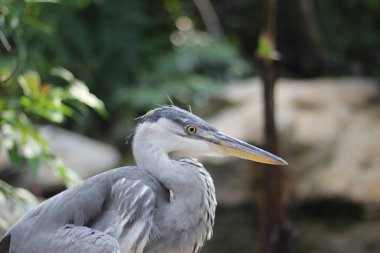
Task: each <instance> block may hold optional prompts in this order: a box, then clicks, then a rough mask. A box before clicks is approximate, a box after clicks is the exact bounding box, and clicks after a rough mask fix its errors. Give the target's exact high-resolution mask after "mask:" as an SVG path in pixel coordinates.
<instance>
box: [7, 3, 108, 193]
mask: <svg viewBox="0 0 380 253" xmlns="http://www.w3.org/2000/svg"><path fill="white" fill-rule="evenodd" d="M42 2H51V3H53V2H54V1H41V0H38V1H33V0H28V1H25V2H24V1H12V0H7V1H5V2H4V3H2V4H0V17H1V18H2V21H3V22H2V23H1V24H0V25H2V29H1V35H2V41H1V42H2V44H3V45H4V47H5V48H1V49H0V52H1V53H2V57H1V60H0V77H1V80H4V79H6V78H5V77H8V76H10V75H12V74H16V75H15V76H14V77H13V78H12V79H11V80H10V81H8V82H5V83H0V148H1V149H2V150H5V151H6V152H7V154H8V157H9V159H10V160H11V162H12V163H13V164H14V165H15V166H16V167H19V166H20V165H21V163H22V162H23V161H26V164H27V166H28V167H29V168H30V169H31V170H32V171H33V172H36V171H37V170H38V168H39V166H40V164H41V162H44V163H47V165H48V167H50V168H53V169H54V170H55V171H56V172H57V173H58V174H59V175H60V176H61V177H62V179H64V181H65V182H66V183H67V184H69V185H70V184H74V183H76V182H77V181H78V180H79V179H78V177H77V175H76V174H75V173H74V172H73V171H72V170H70V169H69V168H67V167H66V166H65V165H64V164H63V162H62V161H60V160H59V159H58V158H56V157H55V156H54V155H53V154H52V153H51V151H50V149H49V146H48V144H47V142H46V141H45V140H44V138H43V137H42V136H41V135H40V133H39V130H38V127H37V125H36V124H37V123H44V122H52V123H57V124H60V123H63V122H64V120H65V119H66V118H67V117H73V116H74V115H76V114H83V112H84V111H85V108H84V105H86V106H88V107H91V108H93V109H94V110H96V111H97V112H98V113H99V114H101V115H103V116H105V115H106V114H107V113H106V111H105V107H104V105H103V102H102V101H100V100H99V99H98V98H97V97H96V96H94V95H93V94H91V93H90V92H89V90H88V88H87V86H86V85H85V84H84V83H83V82H82V81H80V80H78V79H76V78H75V77H74V76H73V75H72V74H71V72H69V71H68V70H66V69H63V68H53V69H51V70H50V71H49V72H50V73H49V74H46V73H45V74H44V76H43V77H41V75H40V74H39V72H37V71H34V70H31V69H33V67H40V69H39V70H40V71H41V72H42V73H44V72H46V69H44V68H43V67H41V66H40V65H39V64H38V63H39V62H40V61H41V59H42V58H41V56H38V55H39V54H40V53H41V52H40V49H39V48H36V49H34V50H29V45H28V44H29V42H30V38H31V37H29V36H30V34H29V33H30V32H31V30H34V33H35V34H34V35H33V36H32V37H34V36H35V37H37V35H38V36H40V35H41V34H49V33H51V32H52V29H51V27H50V26H49V25H47V24H44V23H43V22H42V21H41V20H40V16H41V13H40V7H39V6H40V5H41V4H42ZM32 34H33V33H32ZM7 38H8V39H7ZM8 40H9V41H11V42H8ZM37 56H38V57H37ZM14 59H16V60H14ZM43 61H46V62H47V60H46V59H43ZM15 64H16V65H19V66H20V70H19V71H17V72H16V73H12V71H14V70H12V65H15ZM51 65H52V63H47V64H46V66H51ZM47 75H49V79H50V80H51V81H53V80H54V81H55V82H54V83H56V84H59V85H58V86H57V85H53V84H52V82H49V81H42V80H44V79H47V78H45V76H47Z"/></svg>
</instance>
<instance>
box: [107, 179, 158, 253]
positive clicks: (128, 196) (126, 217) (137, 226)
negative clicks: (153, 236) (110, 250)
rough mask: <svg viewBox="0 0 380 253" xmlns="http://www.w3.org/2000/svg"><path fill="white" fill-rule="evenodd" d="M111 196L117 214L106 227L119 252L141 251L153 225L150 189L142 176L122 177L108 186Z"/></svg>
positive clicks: (152, 194)
mask: <svg viewBox="0 0 380 253" xmlns="http://www.w3.org/2000/svg"><path fill="white" fill-rule="evenodd" d="M111 199H112V202H113V203H114V204H113V205H112V206H111V208H112V209H114V210H117V214H116V218H115V223H114V224H113V226H112V227H111V228H109V229H107V230H108V231H109V233H110V234H112V235H113V236H114V237H115V238H116V239H117V240H118V241H119V243H120V248H121V249H122V252H133V253H139V252H143V249H144V248H145V245H146V244H147V242H148V240H149V235H150V233H151V231H152V229H154V224H153V216H154V210H155V206H156V196H155V193H154V191H153V190H152V188H151V187H149V186H148V185H147V184H145V183H144V182H143V181H142V180H128V179H126V178H122V179H120V180H118V181H117V182H116V183H115V184H114V185H113V186H112V192H111Z"/></svg>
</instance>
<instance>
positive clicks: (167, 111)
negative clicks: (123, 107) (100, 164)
mask: <svg viewBox="0 0 380 253" xmlns="http://www.w3.org/2000/svg"><path fill="white" fill-rule="evenodd" d="M141 144H144V145H143V146H144V147H147V146H151V147H152V146H155V147H159V148H161V149H163V150H164V151H165V152H167V153H168V154H169V155H176V154H178V153H180V154H186V155H190V156H191V155H204V156H216V157H223V156H234V157H239V158H243V159H247V160H252V161H257V162H261V163H267V164H274V165H287V162H286V161H285V160H283V159H282V158H280V157H278V156H275V155H273V154H271V153H269V152H267V151H264V150H262V149H260V148H257V147H255V146H253V145H250V144H248V143H245V142H243V141H241V140H238V139H235V138H233V137H230V136H228V135H226V134H224V133H222V132H220V131H219V130H217V129H216V128H215V127H213V126H212V125H211V124H209V123H207V122H206V121H204V120H203V119H201V118H199V117H197V116H195V115H194V114H192V113H190V112H188V111H185V110H183V109H180V108H178V107H175V106H163V107H159V108H156V109H154V110H152V111H149V112H148V113H147V114H146V115H144V116H143V117H141V122H140V124H139V125H138V127H137V128H136V131H135V137H134V142H133V149H134V150H135V149H136V148H138V147H137V146H138V145H141Z"/></svg>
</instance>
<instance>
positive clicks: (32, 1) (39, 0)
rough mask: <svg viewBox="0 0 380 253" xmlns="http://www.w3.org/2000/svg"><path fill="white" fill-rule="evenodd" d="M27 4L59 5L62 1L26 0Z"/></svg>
mask: <svg viewBox="0 0 380 253" xmlns="http://www.w3.org/2000/svg"><path fill="white" fill-rule="evenodd" d="M24 1H25V2H27V3H56V4H58V3H59V2H60V0H24Z"/></svg>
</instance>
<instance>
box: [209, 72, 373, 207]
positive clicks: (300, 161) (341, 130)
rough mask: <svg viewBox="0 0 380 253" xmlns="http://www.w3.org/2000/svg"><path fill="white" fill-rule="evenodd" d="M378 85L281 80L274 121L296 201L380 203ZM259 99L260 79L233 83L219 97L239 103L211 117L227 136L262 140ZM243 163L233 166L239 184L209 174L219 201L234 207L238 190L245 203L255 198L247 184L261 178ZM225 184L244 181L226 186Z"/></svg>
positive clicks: (358, 81)
mask: <svg viewBox="0 0 380 253" xmlns="http://www.w3.org/2000/svg"><path fill="white" fill-rule="evenodd" d="M379 87H380V86H379V85H378V84H377V83H376V82H375V81H373V80H368V79H361V78H339V79H332V78H323V79H315V80H304V81H303V80H291V79H280V80H279V82H278V84H277V86H276V91H275V92H276V93H275V97H276V100H275V101H276V119H277V125H278V132H279V137H280V139H281V150H282V152H281V156H282V157H283V158H285V159H286V160H287V161H288V162H289V164H290V165H289V166H288V167H287V168H286V172H287V184H286V185H287V190H288V192H289V194H290V195H291V197H292V198H293V199H298V200H303V199H313V198H334V197H343V198H346V199H349V200H352V201H355V202H359V203H380V187H379V182H380V93H379ZM261 95H262V89H261V83H260V81H259V80H258V79H250V80H246V81H243V82H241V83H235V84H233V85H229V86H227V87H226V88H225V90H224V92H223V95H222V96H221V98H220V99H224V100H225V101H227V102H228V103H231V104H233V106H231V107H228V109H225V110H222V111H220V112H219V113H218V114H217V115H215V116H213V117H212V118H209V119H208V120H209V121H210V122H211V123H212V124H214V125H215V126H216V127H217V128H218V129H220V130H222V131H224V132H226V133H227V134H230V135H232V136H235V137H237V138H240V139H243V140H245V141H248V142H251V143H253V144H258V143H263V134H262V133H263V131H262V129H263V115H262V111H263V101H262V96H261ZM231 161H235V162H237V160H231ZM207 163H208V164H209V165H208V167H210V168H212V167H219V166H218V164H217V163H215V162H212V161H210V160H208V161H207ZM239 163H241V162H239ZM244 166H245V167H244V168H243V170H241V171H240V170H238V169H239V168H237V167H240V166H239V165H237V164H236V165H231V166H230V167H233V168H230V171H229V172H228V173H229V175H235V172H236V175H237V176H236V178H234V179H231V178H227V179H226V178H222V177H221V176H220V174H222V175H223V174H224V173H220V171H219V170H218V169H214V170H211V173H212V175H213V176H214V178H215V183H216V187H217V189H218V190H219V192H220V195H219V202H221V203H225V204H231V205H234V204H235V203H236V201H235V200H233V198H232V197H231V194H234V193H236V196H235V197H236V198H237V199H239V200H244V199H245V200H246V201H249V199H250V198H252V187H251V186H250V185H249V184H250V182H251V183H252V180H255V179H254V178H255V174H253V175H252V173H249V171H247V169H245V168H246V167H247V166H246V165H244ZM252 166H255V165H250V167H252ZM248 167H249V166H248ZM235 168H236V169H235ZM228 169H229V168H225V169H224V167H223V168H222V170H228ZM231 177H235V176H231ZM225 180H232V181H235V182H241V184H240V185H239V186H238V185H236V184H235V185H234V186H233V187H232V186H229V188H227V189H226V188H225V187H224V185H225V184H224V183H223V182H225ZM223 192H228V194H224V193H223ZM222 193H223V194H222Z"/></svg>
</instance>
